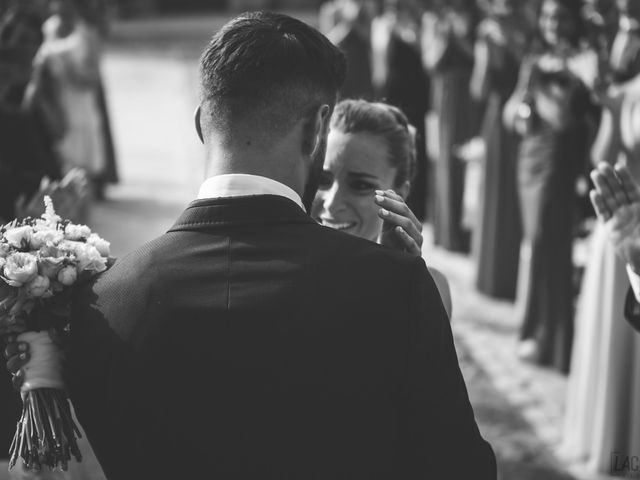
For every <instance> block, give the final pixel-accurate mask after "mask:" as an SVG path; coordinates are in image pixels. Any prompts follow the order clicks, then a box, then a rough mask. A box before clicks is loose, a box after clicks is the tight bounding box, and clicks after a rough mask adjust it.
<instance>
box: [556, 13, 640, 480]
mask: <svg viewBox="0 0 640 480" xmlns="http://www.w3.org/2000/svg"><path fill="white" fill-rule="evenodd" d="M639 6H640V5H638V3H637V2H630V3H629V4H627V5H626V7H632V9H631V10H629V9H628V8H623V11H622V17H621V20H620V28H619V32H618V35H617V37H616V40H615V42H614V44H613V48H612V52H611V57H610V58H611V73H612V76H613V80H614V84H613V85H612V86H611V87H610V88H609V90H608V92H607V93H606V94H605V98H604V104H605V107H606V108H605V112H604V114H603V119H602V123H601V125H600V131H599V133H598V138H597V140H596V142H595V144H594V148H593V151H592V157H593V161H594V162H600V161H606V162H608V163H610V164H614V163H616V162H617V161H622V162H626V163H627V165H628V166H629V168H630V170H631V172H632V174H633V176H634V177H635V180H636V181H638V180H640V148H638V145H640V142H639V140H640V137H639V136H638V130H637V129H635V130H631V129H630V128H629V127H631V128H633V127H634V125H637V122H638V119H639V118H638V116H637V107H638V105H640V9H638V7H639ZM623 7H625V5H623ZM634 112H635V113H634ZM628 288H629V281H628V278H627V275H626V271H625V266H624V264H623V262H622V261H621V260H619V259H618V257H616V255H615V253H614V251H613V247H612V246H611V244H610V243H609V241H608V238H607V230H606V227H605V226H604V225H598V226H597V227H596V230H595V231H594V233H593V236H592V239H591V245H590V255H589V263H588V265H587V268H586V271H585V276H584V279H583V283H582V291H581V296H580V300H579V303H578V309H577V313H576V318H575V325H576V335H575V342H574V344H575V346H574V351H573V357H572V359H571V374H570V376H569V384H568V389H567V403H566V415H565V425H564V435H563V444H562V454H563V456H565V457H566V458H567V459H568V460H570V461H573V462H582V463H584V464H586V467H587V469H588V470H589V471H592V472H601V473H609V471H610V470H609V469H610V465H611V464H610V462H611V456H612V454H614V453H615V454H617V455H619V457H620V460H621V461H623V460H624V458H629V459H631V458H634V456H635V458H638V456H640V338H639V336H638V335H637V333H635V332H634V331H633V329H632V327H631V326H630V325H629V324H628V323H627V322H626V321H625V318H624V300H625V294H626V292H627V290H628Z"/></svg>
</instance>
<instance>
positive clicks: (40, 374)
mask: <svg viewBox="0 0 640 480" xmlns="http://www.w3.org/2000/svg"><path fill="white" fill-rule="evenodd" d="M18 341H19V342H26V343H28V344H29V352H30V355H31V358H30V360H29V362H28V363H27V364H26V365H25V366H24V367H23V368H22V370H23V371H24V382H23V384H22V387H21V389H20V391H21V393H22V394H26V393H27V392H29V391H31V390H35V389H37V388H57V389H59V390H64V388H65V386H64V381H63V380H62V363H63V355H62V352H61V351H60V349H59V348H58V346H57V345H56V344H55V343H53V340H52V339H51V336H50V335H49V332H25V333H22V334H20V335H18Z"/></svg>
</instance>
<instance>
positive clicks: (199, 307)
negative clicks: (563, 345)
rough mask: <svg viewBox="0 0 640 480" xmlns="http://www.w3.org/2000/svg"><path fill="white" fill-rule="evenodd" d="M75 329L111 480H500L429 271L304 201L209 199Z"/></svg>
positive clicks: (83, 386)
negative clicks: (329, 224)
mask: <svg viewBox="0 0 640 480" xmlns="http://www.w3.org/2000/svg"><path fill="white" fill-rule="evenodd" d="M72 317H73V318H72V335H71V337H72V338H71V345H70V351H69V357H70V358H69V367H70V373H71V383H70V387H71V394H72V399H73V402H74V405H75V406H76V411H77V414H78V419H79V421H80V422H81V424H82V425H83V426H84V428H85V429H86V432H87V435H88V437H89V440H90V441H91V444H92V445H93V447H94V449H95V452H96V455H97V456H98V459H99V460H100V462H101V464H102V466H103V468H104V470H105V472H106V474H107V476H108V477H109V478H110V479H128V478H132V479H133V478H135V479H140V478H149V479H159V478H171V479H177V478H185V479H187V478H220V479H225V480H226V479H235V478H251V479H252V478H255V479H265V478H276V479H289V478H290V479H337V478H350V479H351V478H353V479H355V478H358V479H360V478H362V479H373V478H380V479H408V478H422V479H426V478H429V479H433V480H442V479H445V478H446V479H454V478H474V479H485V478H495V477H496V464H495V457H494V454H493V452H492V450H491V447H490V446H489V444H488V443H486V442H485V441H484V440H483V439H482V437H481V436H480V434H479V432H478V428H477V426H476V422H475V419H474V416H473V411H472V409H471V406H470V404H469V400H468V396H467V391H466V388H465V385H464V382H463V379H462V376H461V374H460V370H459V367H458V361H457V358H456V353H455V350H454V345H453V339H452V335H451V328H450V325H449V321H448V319H447V316H446V314H445V311H444V309H443V306H442V302H441V300H440V297H439V295H438V293H437V290H436V287H435V285H434V283H433V280H432V279H431V277H430V275H429V273H428V271H427V269H426V267H425V264H424V262H423V261H422V259H418V258H414V257H410V256H408V255H405V254H400V253H396V252H394V251H392V250H390V249H387V248H384V247H381V246H379V245H376V244H374V243H371V242H368V241H364V240H361V239H358V238H355V237H352V236H349V235H346V234H343V233H339V232H337V231H334V230H331V229H328V228H325V227H322V226H319V225H317V224H316V223H314V222H313V221H312V220H311V219H310V218H309V217H308V216H307V215H306V214H304V212H302V210H301V209H300V208H299V207H298V206H297V205H295V204H294V203H293V202H291V201H290V200H288V199H285V198H282V197H277V196H256V197H242V198H235V199H217V200H199V201H195V202H193V203H192V204H191V205H190V206H189V207H188V208H187V210H186V211H185V212H184V213H183V215H182V216H181V218H180V219H179V220H178V221H177V223H176V224H175V225H174V226H173V228H171V230H170V231H169V232H168V233H166V234H165V235H163V236H161V237H160V238H158V239H156V240H154V241H152V242H151V243H149V244H147V245H145V246H143V247H142V248H140V249H139V250H137V251H136V252H134V253H132V254H130V255H128V256H126V257H124V258H122V259H121V260H119V261H118V262H116V264H115V266H114V267H113V268H112V269H111V270H109V271H108V272H106V273H105V274H104V275H102V276H100V277H99V278H98V279H97V281H95V283H94V284H93V285H92V286H91V287H90V288H87V289H85V290H84V291H83V292H80V294H79V296H78V297H77V299H76V301H75V306H74V312H73V316H72Z"/></svg>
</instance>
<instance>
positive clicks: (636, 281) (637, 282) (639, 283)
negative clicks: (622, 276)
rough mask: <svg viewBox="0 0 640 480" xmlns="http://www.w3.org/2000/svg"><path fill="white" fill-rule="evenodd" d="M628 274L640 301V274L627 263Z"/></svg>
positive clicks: (634, 292) (635, 294) (632, 287)
mask: <svg viewBox="0 0 640 480" xmlns="http://www.w3.org/2000/svg"><path fill="white" fill-rule="evenodd" d="M627 275H628V276H629V282H630V283H631V289H632V290H633V295H634V296H635V297H636V300H637V301H638V303H640V274H637V273H636V272H634V271H633V270H632V269H631V267H630V266H629V265H627Z"/></svg>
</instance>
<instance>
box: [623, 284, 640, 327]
mask: <svg viewBox="0 0 640 480" xmlns="http://www.w3.org/2000/svg"><path fill="white" fill-rule="evenodd" d="M624 316H625V317H626V318H627V321H628V322H629V323H630V324H631V326H632V327H633V328H635V329H636V330H637V331H639V332H640V304H639V303H638V300H636V296H635V294H634V292H633V288H629V291H628V292H627V299H626V300H625V304H624Z"/></svg>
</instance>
